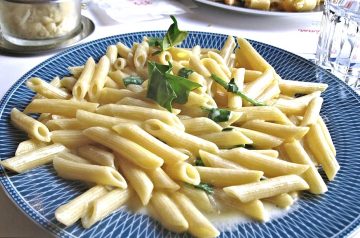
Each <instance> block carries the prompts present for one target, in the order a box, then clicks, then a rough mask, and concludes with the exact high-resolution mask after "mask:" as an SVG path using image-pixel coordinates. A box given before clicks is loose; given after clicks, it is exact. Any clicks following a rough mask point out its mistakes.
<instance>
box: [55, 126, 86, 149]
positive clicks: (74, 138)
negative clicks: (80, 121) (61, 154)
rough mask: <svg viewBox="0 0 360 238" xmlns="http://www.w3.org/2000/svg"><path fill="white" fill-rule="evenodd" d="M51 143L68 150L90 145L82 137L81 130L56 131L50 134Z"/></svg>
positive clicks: (84, 137) (83, 136)
mask: <svg viewBox="0 0 360 238" xmlns="http://www.w3.org/2000/svg"><path fill="white" fill-rule="evenodd" d="M51 141H53V142H54V143H60V144H63V145H65V146H66V147H69V148H77V147H80V146H83V145H87V144H91V143H92V141H91V140H90V139H89V138H87V137H86V136H85V135H83V133H82V131H81V130H56V131H52V132H51Z"/></svg>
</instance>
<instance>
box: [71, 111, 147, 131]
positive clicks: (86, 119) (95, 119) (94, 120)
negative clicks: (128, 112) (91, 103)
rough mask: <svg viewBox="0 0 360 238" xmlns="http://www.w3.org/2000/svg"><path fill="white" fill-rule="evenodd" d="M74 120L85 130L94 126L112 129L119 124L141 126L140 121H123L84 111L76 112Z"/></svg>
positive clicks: (123, 119) (118, 118)
mask: <svg viewBox="0 0 360 238" xmlns="http://www.w3.org/2000/svg"><path fill="white" fill-rule="evenodd" d="M76 119H77V120H78V121H79V122H80V123H81V124H82V125H83V126H84V127H85V128H88V127H94V126H101V127H106V128H112V127H113V126H115V125H118V124H121V123H132V124H134V125H139V126H140V125H141V124H142V123H141V122H140V121H135V120H130V119H125V118H120V117H111V116H105V115H102V114H97V113H93V112H87V111H84V110H78V111H77V112H76Z"/></svg>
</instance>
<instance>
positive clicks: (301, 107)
mask: <svg viewBox="0 0 360 238" xmlns="http://www.w3.org/2000/svg"><path fill="white" fill-rule="evenodd" d="M270 101H271V102H270V104H272V106H274V107H276V108H279V109H280V111H282V112H283V113H285V114H286V115H297V116H300V115H301V116H302V115H304V113H305V110H306V104H304V103H302V102H299V101H295V100H293V99H292V100H289V99H283V98H279V99H277V100H274V101H272V100H270Z"/></svg>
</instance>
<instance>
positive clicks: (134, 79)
mask: <svg viewBox="0 0 360 238" xmlns="http://www.w3.org/2000/svg"><path fill="white" fill-rule="evenodd" d="M123 82H124V85H125V87H127V86H128V85H130V84H136V85H141V84H142V83H143V80H142V78H140V77H139V76H129V77H126V78H123Z"/></svg>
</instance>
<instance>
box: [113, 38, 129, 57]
mask: <svg viewBox="0 0 360 238" xmlns="http://www.w3.org/2000/svg"><path fill="white" fill-rule="evenodd" d="M116 48H117V52H118V54H119V55H120V56H121V57H122V58H125V59H126V58H127V57H128V54H129V53H130V52H131V49H130V48H129V47H128V46H126V45H124V44H123V43H121V42H118V43H117V44H116Z"/></svg>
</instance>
